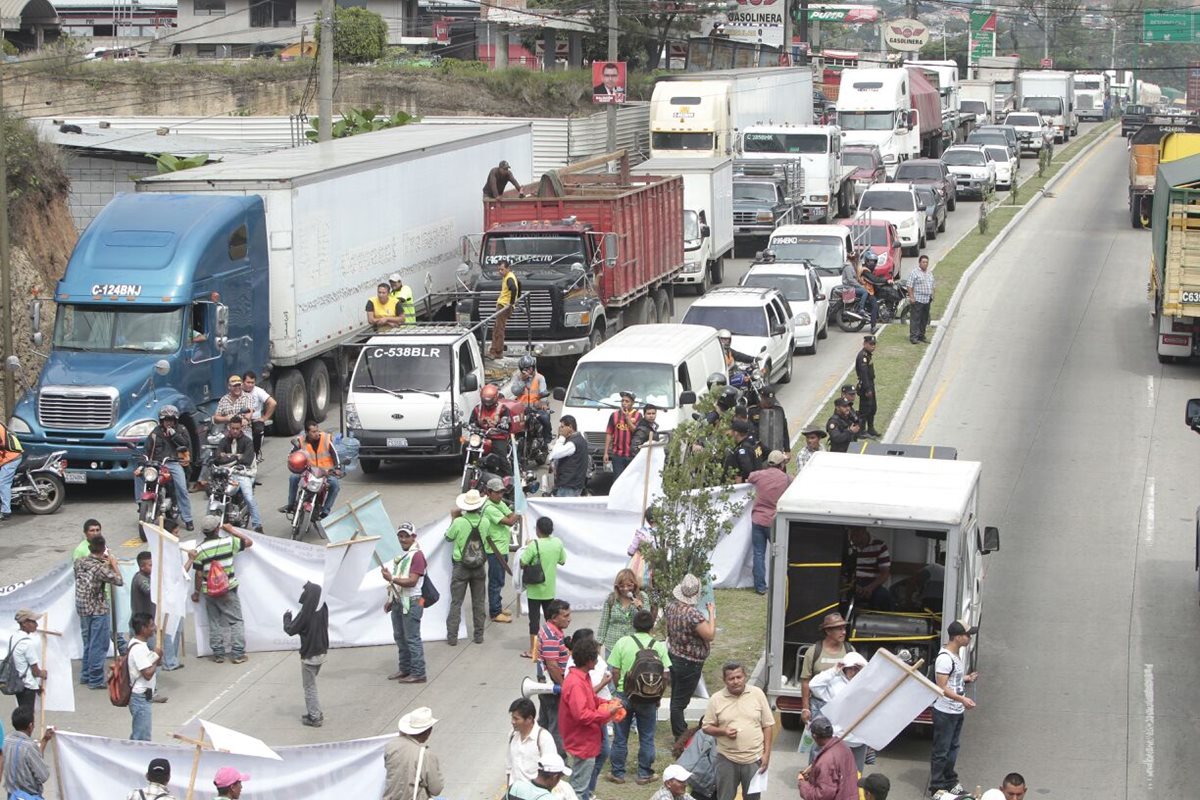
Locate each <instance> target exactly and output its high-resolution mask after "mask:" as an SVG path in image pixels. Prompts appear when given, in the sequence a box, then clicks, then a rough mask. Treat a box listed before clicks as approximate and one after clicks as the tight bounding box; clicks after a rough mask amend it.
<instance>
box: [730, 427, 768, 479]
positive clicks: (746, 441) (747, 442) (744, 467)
mask: <svg viewBox="0 0 1200 800" xmlns="http://www.w3.org/2000/svg"><path fill="white" fill-rule="evenodd" d="M729 430H730V431H731V432H732V433H733V447H731V448H730V449H729V452H728V453H726V454H725V472H726V473H727V474H730V475H733V476H734V477H736V479H737V480H738V481H740V482H742V483H745V482H746V480H747V479H748V478H749V477H750V473H751V472H754V470H756V469H758V468H759V466H761V465H760V464H759V461H758V441H757V440H756V439H755V438H754V434H753V433H751V432H750V423H749V422H746V421H745V420H741V419H735V420H734V421H733V422H731V423H730V424H729Z"/></svg>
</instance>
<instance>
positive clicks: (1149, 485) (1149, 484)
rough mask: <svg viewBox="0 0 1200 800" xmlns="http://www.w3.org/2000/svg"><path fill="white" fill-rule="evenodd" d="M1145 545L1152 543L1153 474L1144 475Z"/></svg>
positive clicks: (1150, 545)
mask: <svg viewBox="0 0 1200 800" xmlns="http://www.w3.org/2000/svg"><path fill="white" fill-rule="evenodd" d="M1145 519H1146V546H1147V547H1152V546H1153V545H1154V476H1153V475H1147V476H1146V513H1145Z"/></svg>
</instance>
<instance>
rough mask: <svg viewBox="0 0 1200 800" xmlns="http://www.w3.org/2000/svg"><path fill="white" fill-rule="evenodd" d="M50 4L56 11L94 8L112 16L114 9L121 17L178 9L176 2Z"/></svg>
mask: <svg viewBox="0 0 1200 800" xmlns="http://www.w3.org/2000/svg"><path fill="white" fill-rule="evenodd" d="M50 4H51V5H52V6H54V7H55V8H57V9H63V8H69V9H71V10H77V9H81V8H82V9H88V8H94V9H96V12H97V14H102V13H104V12H107V13H108V14H112V13H113V10H114V9H115V10H116V11H117V12H118V13H121V14H123V15H128V14H129V12H130V10H133V11H137V10H138V9H143V8H145V9H154V10H158V9H171V8H178V7H179V3H178V0H150V2H145V0H118V2H117V3H115V4H114V2H113V0H109V1H108V2H107V3H106V2H104V0H50Z"/></svg>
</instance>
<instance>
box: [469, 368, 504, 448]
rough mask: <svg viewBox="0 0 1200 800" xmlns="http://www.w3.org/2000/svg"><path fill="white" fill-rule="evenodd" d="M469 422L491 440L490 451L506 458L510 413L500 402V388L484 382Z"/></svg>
mask: <svg viewBox="0 0 1200 800" xmlns="http://www.w3.org/2000/svg"><path fill="white" fill-rule="evenodd" d="M470 424H471V425H472V426H474V427H476V428H480V429H482V430H483V434H484V436H486V437H487V438H489V439H491V440H492V452H493V453H496V454H497V455H500V456H503V457H504V458H508V452H509V447H508V436H509V431H511V430H512V414H510V413H509V411H508V407H507V406H505V405H504V404H503V403H501V402H500V390H499V389H498V388H497V387H496V384H494V383H488V384H485V385H484V387H483V388H482V389H480V390H479V405H477V406H475V408H474V409H472V411H471V419H470Z"/></svg>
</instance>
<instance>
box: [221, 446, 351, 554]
mask: <svg viewBox="0 0 1200 800" xmlns="http://www.w3.org/2000/svg"><path fill="white" fill-rule="evenodd" d="M295 456H301V457H302V458H303V462H304V466H303V469H302V470H297V467H298V466H299V464H298V463H297V462H298V461H299V459H297V460H296V462H294V461H293V460H292V459H293V457H295ZM288 468H289V469H292V470H293V471H299V472H300V484H299V486H297V487H296V506H295V509H294V510H293V511H292V513H291V519H290V520H288V521H289V522H290V523H291V528H292V539H293V540H296V541H299V540H300V539H302V538H304V535H305V534H306V533H308V531H309V529H310V528H312V527H313V526H314V525H315V526H316V527H317V530H318V532H320V534H321V535H322V536H324V535H325V532H324V530H322V529H321V526H320V520H319V512H320V510H321V509H323V508H324V507H325V497H326V495H328V494H329V471H328V470H326V469H324V468H322V467H317V466H313V465H312V464H310V463H309V461H308V458H307V457H305V456H304V454H303V453H300V452H299V451H297V452H294V453H292V455H291V456H289V457H288ZM214 469H215V467H214Z"/></svg>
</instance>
